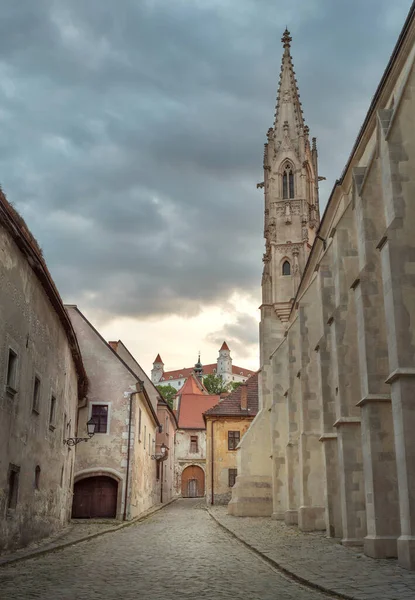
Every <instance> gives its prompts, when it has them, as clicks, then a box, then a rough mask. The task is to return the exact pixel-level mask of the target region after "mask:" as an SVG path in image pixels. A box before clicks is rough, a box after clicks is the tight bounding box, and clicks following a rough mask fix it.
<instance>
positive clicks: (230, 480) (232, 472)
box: [228, 469, 238, 487]
mask: <svg viewBox="0 0 415 600" xmlns="http://www.w3.org/2000/svg"><path fill="white" fill-rule="evenodd" d="M237 475H238V470H237V469H228V484H229V487H233V486H234V485H235V479H236V476H237Z"/></svg>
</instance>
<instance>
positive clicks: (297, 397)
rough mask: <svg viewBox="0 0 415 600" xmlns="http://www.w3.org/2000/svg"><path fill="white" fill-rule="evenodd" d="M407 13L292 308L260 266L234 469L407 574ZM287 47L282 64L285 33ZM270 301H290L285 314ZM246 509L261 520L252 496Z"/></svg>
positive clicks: (412, 348) (411, 513) (412, 175)
mask: <svg viewBox="0 0 415 600" xmlns="http://www.w3.org/2000/svg"><path fill="white" fill-rule="evenodd" d="M414 15H415V9H414V8H412V9H411V12H410V15H409V17H408V19H407V22H406V23H405V26H404V29H403V32H402V34H401V36H400V38H399V40H398V43H397V46H396V48H395V50H394V53H393V55H392V57H391V60H390V62H389V64H388V67H387V69H386V71H385V74H384V76H383V78H382V81H381V83H380V85H379V88H378V90H377V92H376V94H375V96H374V98H373V101H372V103H371V106H370V109H369V112H368V115H367V117H366V119H365V122H364V124H363V126H362V129H361V131H360V133H359V137H358V139H357V141H356V143H355V146H354V148H353V150H352V153H351V155H350V158H349V161H348V163H347V165H346V167H345V170H344V172H343V174H342V177H341V179H340V180H338V181H337V182H336V184H335V186H334V188H333V191H332V194H331V196H330V199H329V202H328V206H327V208H326V211H325V213H324V216H323V218H322V221H321V224H320V226H319V227H318V230H317V237H316V238H315V239H314V243H313V244H312V246H311V248H309V249H308V250H307V248H306V247H304V248H303V252H304V253H303V255H301V253H300V255H299V257H301V256H303V259H302V261H301V259H300V260H299V272H300V273H299V275H300V276H299V278H298V280H297V281H294V282H293V292H292V296H293V297H294V298H293V299H292V300H291V301H290V298H289V293H287V290H286V286H284V285H281V279H282V274H281V271H280V273H279V275H278V276H277V277H275V273H276V272H277V271H278V268H279V261H278V260H276V257H275V256H274V255H272V254H271V258H270V260H269V261H268V262H267V261H266V263H265V268H264V279H263V293H264V306H263V307H262V320H261V353H262V354H261V376H262V383H261V385H262V404H261V408H262V410H261V412H260V413H259V415H258V417H257V418H256V420H255V421H256V422H255V421H254V423H253V425H252V427H251V429H250V430H249V431H248V432H247V433H246V435H245V436H244V439H243V443H242V444H241V449H240V451H239V453H240V456H239V462H240V464H241V467H240V472H241V473H242V475H243V476H245V473H247V475H248V476H249V475H255V473H257V474H261V475H262V476H264V477H265V478H267V481H268V482H270V484H271V485H272V508H270V510H269V513H271V511H272V514H273V515H274V517H275V518H277V519H285V521H286V522H287V523H292V524H294V523H298V526H299V527H300V528H301V529H302V530H305V531H307V530H313V529H314V530H316V529H322V528H325V529H326V530H327V533H328V534H329V535H331V536H336V537H339V538H341V539H342V542H343V543H344V544H348V545H362V546H363V547H364V551H365V552H366V554H368V555H369V556H372V557H378V558H382V557H393V556H398V559H399V562H400V563H401V564H402V565H403V566H405V567H408V568H415V437H414V435H413V431H414V428H415V410H414V406H415V405H414V388H415V345H414V342H413V338H414V332H415V279H414V273H415V258H414V257H415V238H414V235H413V223H414V222H415V204H414V201H413V194H414V191H415V133H414V127H413V115H414V109H415V67H414V57H415V17H414ZM283 42H284V45H285V53H284V56H286V53H287V46H286V44H287V43H288V44H289V36H288V34H287V33H286V34H285V35H284V38H283ZM283 65H284V59H283ZM293 97H294V96H293V94H291V98H293ZM279 115H280V110H279V108H278V107H277V121H278V118H279ZM297 121H298V120H297ZM274 131H275V130H274ZM274 131H273V133H272V135H271V138H272V137H275V133H274ZM282 139H283V138H281V132H280V134H279V136H278V140H277V143H280V141H281V140H282ZM267 152H268V151H267ZM267 152H266V156H267ZM288 157H289V158H290V160H292V154H291V155H289V156H288ZM313 164H314V184H315V183H316V181H315V179H316V177H317V168H316V160H315V162H314V163H313ZM267 167H268V163H267V162H266V163H265V174H266V180H265V193H266V212H267V207H268V206H269V202H270V198H272V199H273V200H271V204H272V203H273V202H275V203H276V204H277V205H278V202H279V194H278V189H277V188H276V190H275V191H274V192H273V193H272V195H271V197H270V198H269V197H267V183H266V182H267V178H268V176H269V171H268V169H267ZM272 172H273V167H272V166H271V173H272ZM295 199H296V197H295V198H294V200H295ZM268 210H269V209H268ZM316 214H317V215H318V211H316ZM266 218H267V217H266ZM293 219H294V217H293ZM309 223H310V225H311V222H309ZM317 225H318V221H316V222H315V226H317ZM285 232H286V229H285V225H284V223H281V222H277V224H276V233H275V235H276V237H277V239H278V236H279V239H281V241H283V240H284V241H286V242H287V236H286V234H285ZM296 233H297V234H298V233H299V226H298V225H297V230H296ZM310 237H311V236H310V235H309V243H311V242H312V239H310ZM312 237H314V234H313V236H312ZM266 239H267V248H268V246H269V236H267V235H266ZM290 239H291V241H292V242H293V241H294V240H295V239H298V238H295V232H294V233H290ZM286 247H287V248H288V246H286ZM271 248H272V246H271ZM267 253H268V255H269V250H267ZM307 254H308V258H307ZM306 261H307V262H306ZM267 265H269V267H268V266H267ZM290 293H291V292H290ZM276 300H278V301H283V300H284V301H287V302H289V309H288V311H287V319H284V315H283V314H282V313H281V310H280V308H279V305H278V303H277V302H276ZM259 424H261V427H262V429H263V432H264V437H263V438H262V440H261V442H260V444H258V436H257V434H256V431H257V429H258V427H259ZM265 431H266V432H267V435H265ZM264 449H265V450H264ZM261 460H263V461H265V460H266V461H267V463H266V467H264V465H262V467H261V468H262V471H260V470H259V469H258V468H257V465H258V464H259V462H260V461H261ZM246 463H249V465H247V468H244V465H246ZM238 479H239V478H238ZM237 487H238V486H235V492H237V489H236V488H237ZM234 495H235V498H234V500H235V502H236V503H238V496H237V494H236V493H235V494H234ZM252 506H253V509H252V511H251V514H254V513H255V510H257V514H261V512H260V509H261V506H260V504H259V503H255V499H254V498H252ZM255 507H256V508H255ZM239 514H241V512H240V513H239Z"/></svg>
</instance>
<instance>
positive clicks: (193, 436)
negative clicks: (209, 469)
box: [189, 435, 199, 454]
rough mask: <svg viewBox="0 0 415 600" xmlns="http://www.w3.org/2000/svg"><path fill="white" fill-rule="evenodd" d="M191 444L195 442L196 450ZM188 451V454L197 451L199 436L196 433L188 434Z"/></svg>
mask: <svg viewBox="0 0 415 600" xmlns="http://www.w3.org/2000/svg"><path fill="white" fill-rule="evenodd" d="M193 444H195V448H196V450H195V449H194V447H193ZM189 452H190V454H197V453H198V452H199V436H197V435H191V436H190V448H189Z"/></svg>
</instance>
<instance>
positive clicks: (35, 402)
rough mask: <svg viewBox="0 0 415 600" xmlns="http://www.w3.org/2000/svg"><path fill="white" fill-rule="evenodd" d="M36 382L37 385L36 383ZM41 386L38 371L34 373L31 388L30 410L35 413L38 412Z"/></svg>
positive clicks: (37, 413)
mask: <svg viewBox="0 0 415 600" xmlns="http://www.w3.org/2000/svg"><path fill="white" fill-rule="evenodd" d="M36 384H38V385H36ZM41 387H42V381H41V379H40V376H39V374H38V373H35V378H34V381H33V388H32V412H33V413H35V414H36V415H39V414H40V390H41Z"/></svg>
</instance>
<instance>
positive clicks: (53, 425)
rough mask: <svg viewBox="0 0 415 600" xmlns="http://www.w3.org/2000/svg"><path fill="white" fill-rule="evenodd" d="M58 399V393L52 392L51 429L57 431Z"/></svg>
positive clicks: (50, 402)
mask: <svg viewBox="0 0 415 600" xmlns="http://www.w3.org/2000/svg"><path fill="white" fill-rule="evenodd" d="M57 404H58V401H57V398H56V395H55V394H54V393H53V392H52V393H51V395H50V400H49V429H50V431H55V429H56V407H57Z"/></svg>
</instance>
